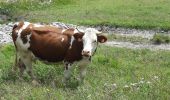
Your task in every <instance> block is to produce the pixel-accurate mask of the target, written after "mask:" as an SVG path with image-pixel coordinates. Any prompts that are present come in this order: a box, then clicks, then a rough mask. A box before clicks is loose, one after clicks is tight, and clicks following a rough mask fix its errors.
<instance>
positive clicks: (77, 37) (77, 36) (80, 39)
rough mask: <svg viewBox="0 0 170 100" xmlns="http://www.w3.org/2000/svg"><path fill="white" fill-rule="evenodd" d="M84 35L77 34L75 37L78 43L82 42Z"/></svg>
mask: <svg viewBox="0 0 170 100" xmlns="http://www.w3.org/2000/svg"><path fill="white" fill-rule="evenodd" d="M83 35H84V33H75V34H74V35H73V36H74V38H75V39H76V40H77V41H79V42H80V41H82V38H83Z"/></svg>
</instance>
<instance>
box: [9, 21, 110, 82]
mask: <svg viewBox="0 0 170 100" xmlns="http://www.w3.org/2000/svg"><path fill="white" fill-rule="evenodd" d="M98 33H100V32H99V31H97V30H95V29H94V28H87V29H86V30H85V31H84V32H80V31H78V30H77V29H73V28H68V29H62V28H58V27H55V26H50V25H37V24H33V23H29V22H19V23H16V24H15V25H14V27H13V31H12V38H13V42H14V45H15V48H16V60H15V66H14V70H16V68H17V67H19V69H20V76H21V77H22V75H23V72H24V70H25V69H27V73H28V74H29V75H30V76H31V78H32V79H33V80H34V79H35V76H34V75H33V72H32V61H34V60H35V58H38V59H40V60H42V61H45V62H61V61H63V62H64V66H65V70H64V81H66V80H68V79H69V78H70V75H71V69H72V67H73V66H72V64H73V62H77V65H78V66H79V68H80V76H79V79H80V81H83V79H84V76H85V74H86V66H87V64H88V63H89V62H90V60H91V57H92V55H94V53H95V51H96V48H97V46H98V42H100V43H104V42H106V41H107V38H106V37H105V36H103V35H99V34H98Z"/></svg>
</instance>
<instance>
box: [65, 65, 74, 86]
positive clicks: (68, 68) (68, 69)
mask: <svg viewBox="0 0 170 100" xmlns="http://www.w3.org/2000/svg"><path fill="white" fill-rule="evenodd" d="M64 68H65V69H64V79H63V82H64V83H66V82H67V81H68V80H69V79H70V77H71V74H72V69H73V66H72V64H71V63H67V62H64Z"/></svg>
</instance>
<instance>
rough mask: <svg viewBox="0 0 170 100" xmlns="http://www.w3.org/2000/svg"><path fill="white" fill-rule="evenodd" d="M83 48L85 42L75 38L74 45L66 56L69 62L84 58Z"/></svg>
mask: <svg viewBox="0 0 170 100" xmlns="http://www.w3.org/2000/svg"><path fill="white" fill-rule="evenodd" d="M82 50H83V42H82V41H78V40H74V41H73V43H72V47H71V48H69V50H68V52H67V55H66V56H65V59H64V60H65V61H67V62H70V63H72V62H74V61H79V60H81V59H82V55H81V52H82Z"/></svg>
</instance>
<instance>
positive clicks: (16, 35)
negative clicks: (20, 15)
mask: <svg viewBox="0 0 170 100" xmlns="http://www.w3.org/2000/svg"><path fill="white" fill-rule="evenodd" d="M23 25H24V22H23V21H21V22H19V23H18V25H16V24H15V25H14V26H13V29H12V39H13V42H14V45H15V41H16V39H17V37H18V32H17V31H18V30H19V29H20V28H21V27H22V26H23ZM15 46H16V45H15Z"/></svg>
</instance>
